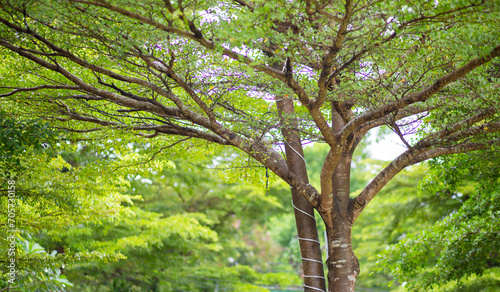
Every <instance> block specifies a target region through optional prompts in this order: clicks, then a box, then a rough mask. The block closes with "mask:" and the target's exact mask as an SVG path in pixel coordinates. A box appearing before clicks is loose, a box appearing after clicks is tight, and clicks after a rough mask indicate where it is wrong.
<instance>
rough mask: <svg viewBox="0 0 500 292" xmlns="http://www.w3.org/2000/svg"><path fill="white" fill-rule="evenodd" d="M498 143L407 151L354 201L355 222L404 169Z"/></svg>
mask: <svg viewBox="0 0 500 292" xmlns="http://www.w3.org/2000/svg"><path fill="white" fill-rule="evenodd" d="M498 143H500V138H497V139H495V140H489V141H485V142H469V143H461V144H458V145H454V146H448V147H439V148H433V149H428V150H425V151H420V152H417V153H415V152H414V153H412V151H411V150H407V151H406V152H404V153H403V154H401V155H400V156H399V157H397V158H396V159H394V160H393V161H392V162H391V163H390V164H389V165H388V166H387V167H386V168H384V169H383V170H382V171H381V172H380V173H379V174H378V175H377V176H376V177H375V178H374V179H373V180H372V181H371V182H370V183H369V184H368V185H367V186H366V187H365V188H364V189H363V191H362V192H361V193H360V194H359V195H358V196H357V197H356V199H355V201H354V220H356V218H358V216H359V215H360V214H361V212H362V211H363V209H364V208H365V207H366V205H368V203H369V202H370V201H371V200H372V199H373V198H374V197H375V196H376V195H377V194H378V192H379V191H380V190H381V189H382V188H383V187H384V186H386V185H387V183H389V181H390V180H391V179H392V178H393V177H394V176H395V175H396V174H397V173H398V172H400V171H401V170H402V169H403V168H405V167H407V166H410V165H413V164H416V163H419V162H422V161H425V160H427V159H431V158H435V157H438V156H443V155H448V154H457V153H465V152H471V151H475V150H484V149H488V148H489V147H491V145H495V144H498Z"/></svg>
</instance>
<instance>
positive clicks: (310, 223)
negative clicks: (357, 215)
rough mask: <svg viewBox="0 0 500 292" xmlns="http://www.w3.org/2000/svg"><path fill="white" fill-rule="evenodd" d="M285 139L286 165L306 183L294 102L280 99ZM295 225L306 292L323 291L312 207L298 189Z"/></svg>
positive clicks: (319, 249)
mask: <svg viewBox="0 0 500 292" xmlns="http://www.w3.org/2000/svg"><path fill="white" fill-rule="evenodd" d="M276 106H277V108H278V114H279V115H280V120H281V124H282V130H281V132H282V134H283V137H284V138H285V153H286V163H287V166H288V168H289V169H290V171H291V172H293V173H294V174H295V175H297V176H298V177H299V178H300V179H301V180H303V181H304V182H305V183H309V178H308V175H307V167H306V163H305V159H304V151H303V149H302V142H301V140H300V135H299V133H298V131H297V128H298V127H297V120H295V119H294V118H293V115H294V114H295V109H294V105H293V100H292V99H289V98H286V97H282V98H281V99H278V100H277V102H276ZM291 193H292V204H293V207H294V214H295V224H296V226H297V233H298V237H299V245H300V254H301V257H302V266H303V273H304V275H303V276H304V288H305V291H318V289H319V290H320V291H325V289H326V285H325V277H324V272H323V261H322V256H321V245H320V242H319V238H318V231H317V227H316V219H315V217H314V207H313V206H312V205H311V203H309V201H308V200H307V199H306V198H304V196H302V195H301V194H300V193H299V192H298V190H297V188H294V187H292V188H291Z"/></svg>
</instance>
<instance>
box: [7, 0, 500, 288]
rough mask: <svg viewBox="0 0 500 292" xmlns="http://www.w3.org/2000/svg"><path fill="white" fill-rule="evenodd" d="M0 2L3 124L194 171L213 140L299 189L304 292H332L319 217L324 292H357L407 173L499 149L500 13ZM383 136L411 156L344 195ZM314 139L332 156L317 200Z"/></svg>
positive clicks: (440, 5)
mask: <svg viewBox="0 0 500 292" xmlns="http://www.w3.org/2000/svg"><path fill="white" fill-rule="evenodd" d="M0 3H1V4H0V5H1V8H2V10H1V12H0V22H1V26H0V46H1V48H2V50H1V57H2V65H3V69H2V70H1V72H2V73H1V74H2V78H1V83H2V84H1V86H2V89H1V90H2V91H1V94H0V96H1V97H2V98H3V103H2V107H3V108H4V109H5V110H10V111H13V112H16V113H20V114H25V115H32V116H38V117H42V118H44V119H47V120H50V121H52V122H53V124H54V125H55V126H56V127H58V128H62V129H66V130H68V131H76V132H80V133H81V134H82V139H89V138H102V139H118V138H120V139H135V138H134V137H136V136H142V137H144V138H145V139H151V140H150V142H151V144H152V145H155V147H157V148H158V149H160V150H161V149H163V150H164V151H179V152H178V153H179V154H181V152H180V151H182V149H186V148H188V147H189V149H190V151H188V152H184V153H183V154H187V155H191V157H193V158H195V157H196V156H195V155H193V153H194V152H196V149H198V151H203V150H204V149H206V148H207V143H206V142H209V143H212V144H217V145H220V147H235V148H237V149H239V150H241V152H240V155H239V156H238V155H235V156H232V160H233V162H234V163H235V164H236V163H238V161H240V162H244V163H245V166H246V167H248V166H253V165H254V162H258V164H260V165H262V166H265V169H266V171H267V170H269V171H270V172H272V173H274V174H275V175H277V176H278V177H279V178H281V179H282V180H284V181H285V182H286V183H288V184H289V185H290V187H291V192H292V197H293V204H294V207H295V215H296V222H297V228H298V234H299V240H300V247H301V253H302V258H303V265H304V281H305V285H304V287H305V290H306V291H325V290H326V285H325V282H326V281H325V277H324V275H323V266H322V265H323V260H322V259H321V252H320V246H319V241H318V236H317V231H316V221H315V219H314V216H313V214H314V209H316V210H317V211H318V212H319V214H320V215H321V217H322V219H323V221H324V222H325V225H326V230H327V236H328V259H327V261H326V265H327V267H328V291H342V292H344V291H354V286H355V282H356V277H357V275H358V274H359V272H360V269H359V264H358V261H357V259H356V256H355V255H354V253H353V250H352V247H351V230H352V227H353V224H354V222H355V221H356V219H357V218H358V216H359V215H360V213H361V212H362V211H363V209H365V207H366V206H367V205H368V203H369V202H370V201H371V200H372V199H373V198H374V197H375V195H376V194H377V193H378V192H379V191H380V190H381V189H382V188H383V187H384V186H385V185H386V184H387V183H388V182H389V181H390V180H391V179H392V178H393V177H394V176H395V175H396V174H397V173H398V172H399V171H401V170H402V169H403V168H405V167H407V166H409V165H412V164H416V163H419V162H421V161H424V160H427V159H430V158H433V157H438V156H442V155H448V154H453V153H461V152H470V151H476V150H482V149H486V148H490V147H493V146H494V145H495V144H497V143H498V142H499V135H498V131H499V129H500V123H499V122H498V117H499V116H498V107H499V98H498V91H499V90H500V87H499V86H498V74H499V73H498V65H495V63H494V62H492V60H494V59H495V58H496V57H497V56H499V55H500V44H498V40H499V39H500V30H499V29H498V24H497V20H498V19H499V18H500V13H499V11H500V6H499V4H498V2H497V1H480V0H440V1H403V0H397V1H377V0H359V1H351V0H345V1H340V0H339V1H336V0H335V1H309V0H306V1H297V2H294V1H262V0H258V1H245V0H234V1H230V0H225V1H208V0H206V1H198V0H190V1H181V0H179V1H177V2H175V3H174V2H171V1H169V0H163V1H160V0H134V1H129V0H110V1H104V0H53V1H30V0H1V1H0ZM382 125H387V126H389V127H391V128H392V129H393V130H394V132H395V133H397V134H398V135H399V136H400V137H401V140H402V142H403V143H404V144H405V145H406V146H407V147H408V150H407V151H405V152H404V153H403V154H401V155H400V156H398V157H397V158H396V159H394V161H392V162H391V163H390V164H389V165H388V166H387V167H386V168H384V169H383V170H382V171H381V172H380V173H379V174H376V175H375V176H374V178H373V180H372V181H371V182H370V183H369V184H368V185H367V186H366V187H365V188H364V190H362V191H361V192H360V193H359V194H358V195H357V196H355V197H350V190H349V180H350V175H349V174H350V167H351V157H352V154H353V151H354V149H355V148H356V146H357V145H358V143H359V142H360V140H361V139H362V138H363V137H364V136H365V135H366V134H367V133H368V132H369V131H370V130H372V129H374V128H377V127H380V126H382ZM111 131H115V132H116V131H119V132H120V136H119V137H117V136H111V134H110V132H111ZM414 132H418V133H419V135H418V136H419V137H420V138H419V140H415V141H408V140H407V139H405V134H407V133H414ZM304 141H321V142H324V143H326V144H327V145H328V146H329V147H330V150H329V152H328V154H327V155H326V157H324V164H323V167H322V170H321V185H320V188H319V189H316V188H314V187H312V186H311V185H310V184H309V183H308V176H307V167H306V164H305V161H304V159H303V153H302V144H303V142H304ZM281 147H284V148H285V153H283V152H282V151H281ZM167 149H168V150H167ZM175 149H177V150H175ZM245 155H246V156H247V157H250V158H252V161H250V160H248V162H245V159H244V156H245ZM242 169H247V168H242ZM258 169H261V170H262V172H263V171H264V168H258ZM244 173H245V174H246V172H244ZM242 174H243V172H242ZM263 176H264V175H263Z"/></svg>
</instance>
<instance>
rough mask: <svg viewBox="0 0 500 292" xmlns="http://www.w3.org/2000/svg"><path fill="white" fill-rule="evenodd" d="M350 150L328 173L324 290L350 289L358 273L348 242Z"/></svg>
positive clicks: (351, 289) (335, 291) (351, 220)
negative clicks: (330, 203)
mask: <svg viewBox="0 0 500 292" xmlns="http://www.w3.org/2000/svg"><path fill="white" fill-rule="evenodd" d="M351 158H352V152H351V153H347V154H343V155H342V157H341V158H340V161H339V163H338V165H337V167H336V169H335V171H334V173H333V176H332V188H333V194H332V196H331V198H332V199H333V207H332V208H331V209H330V210H325V212H324V213H323V214H322V217H323V220H324V221H325V225H326V233H327V237H328V260H327V266H328V291H329V292H351V291H352V292H353V291H354V287H355V285H356V278H357V276H358V275H359V271H360V270H359V263H358V259H357V258H356V256H355V255H354V252H353V250H352V242H351V230H352V226H353V202H354V200H353V199H351V198H350V197H349V193H350V187H349V183H350V170H351Z"/></svg>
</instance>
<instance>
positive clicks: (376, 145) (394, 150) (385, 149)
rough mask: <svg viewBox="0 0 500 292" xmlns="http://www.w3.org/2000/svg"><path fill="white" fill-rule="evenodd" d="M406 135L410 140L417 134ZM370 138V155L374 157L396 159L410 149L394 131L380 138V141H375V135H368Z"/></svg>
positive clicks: (387, 159) (388, 159)
mask: <svg viewBox="0 0 500 292" xmlns="http://www.w3.org/2000/svg"><path fill="white" fill-rule="evenodd" d="M404 137H405V139H406V140H407V141H409V140H411V139H412V138H413V137H415V135H405V136H404ZM368 139H369V140H368V141H369V143H368V150H369V151H370V157H371V158H373V159H378V160H386V161H390V160H394V158H396V157H398V156H399V155H401V154H402V153H403V152H405V151H406V150H408V149H407V148H406V146H405V145H404V143H403V142H402V141H401V139H400V138H399V136H398V135H396V134H395V133H392V132H391V133H390V134H386V135H384V136H383V137H382V138H379V141H375V139H374V137H373V136H372V137H368Z"/></svg>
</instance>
